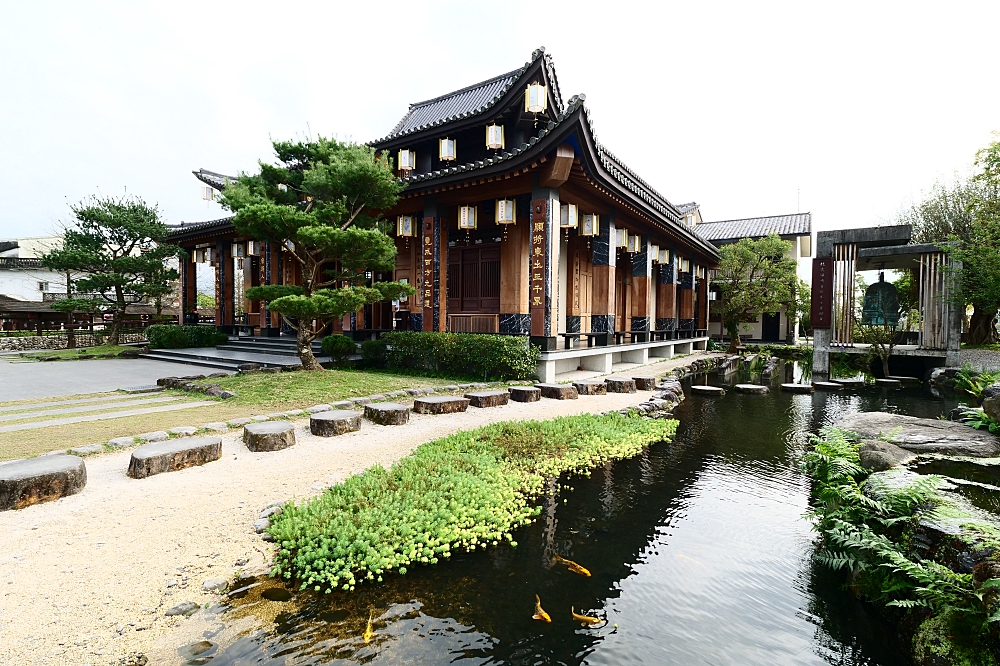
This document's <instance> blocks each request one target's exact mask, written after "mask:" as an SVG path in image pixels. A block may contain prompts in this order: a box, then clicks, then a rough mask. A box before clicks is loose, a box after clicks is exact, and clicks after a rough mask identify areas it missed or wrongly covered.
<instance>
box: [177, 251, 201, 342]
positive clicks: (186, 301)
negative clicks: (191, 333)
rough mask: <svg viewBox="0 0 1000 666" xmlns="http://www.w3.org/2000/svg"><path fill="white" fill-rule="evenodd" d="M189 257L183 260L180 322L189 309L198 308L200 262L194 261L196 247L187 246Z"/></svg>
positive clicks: (182, 321)
mask: <svg viewBox="0 0 1000 666" xmlns="http://www.w3.org/2000/svg"><path fill="white" fill-rule="evenodd" d="M185 250H186V251H187V252H188V253H189V255H190V256H189V257H188V258H187V259H184V260H182V261H181V271H180V273H181V312H180V321H179V323H181V324H183V323H184V317H185V316H186V315H187V313H188V312H189V311H193V310H197V309H198V264H196V263H195V262H194V253H195V251H196V250H195V249H194V248H190V249H188V248H185Z"/></svg>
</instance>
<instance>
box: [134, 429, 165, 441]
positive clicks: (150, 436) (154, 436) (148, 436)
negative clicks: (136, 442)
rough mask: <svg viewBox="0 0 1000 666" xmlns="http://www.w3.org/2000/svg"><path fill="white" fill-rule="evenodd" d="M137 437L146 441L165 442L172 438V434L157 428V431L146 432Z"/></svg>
mask: <svg viewBox="0 0 1000 666" xmlns="http://www.w3.org/2000/svg"><path fill="white" fill-rule="evenodd" d="M136 437H138V438H139V439H141V440H142V441H144V442H165V441H167V440H168V439H170V434H169V433H167V432H165V431H163V430H157V431H156V432H144V433H142V434H141V435H136Z"/></svg>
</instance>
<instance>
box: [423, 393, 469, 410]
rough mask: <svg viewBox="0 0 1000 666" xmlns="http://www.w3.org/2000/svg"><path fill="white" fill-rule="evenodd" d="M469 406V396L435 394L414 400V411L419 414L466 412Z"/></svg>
mask: <svg viewBox="0 0 1000 666" xmlns="http://www.w3.org/2000/svg"><path fill="white" fill-rule="evenodd" d="M468 406H469V399H468V398H459V397H457V396H450V395H435V396H430V397H428V398H417V399H416V400H414V401H413V411H415V412H416V413H417V414H454V413H455V412H464V411H465V410H466V408H467V407H468Z"/></svg>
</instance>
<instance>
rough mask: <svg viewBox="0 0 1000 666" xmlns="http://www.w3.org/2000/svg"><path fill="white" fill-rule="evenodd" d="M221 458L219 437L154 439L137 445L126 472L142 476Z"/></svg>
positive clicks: (131, 475) (137, 477) (136, 476)
mask: <svg viewBox="0 0 1000 666" xmlns="http://www.w3.org/2000/svg"><path fill="white" fill-rule="evenodd" d="M221 457H222V438H221V437H185V438H183V439H175V440H171V441H167V442H156V443H154V444H146V445H145V446H140V447H139V448H138V449H136V450H135V451H133V452H132V460H131V461H130V462H129V465H128V475H129V476H130V477H132V478H133V479H144V478H146V477H147V476H153V475H154V474H162V473H164V472H176V471H178V470H181V469H186V468H188V467H196V466H198V465H204V464H205V463H207V462H212V461H213V460H218V459H219V458H221Z"/></svg>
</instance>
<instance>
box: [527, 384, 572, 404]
mask: <svg viewBox="0 0 1000 666" xmlns="http://www.w3.org/2000/svg"><path fill="white" fill-rule="evenodd" d="M535 388H537V389H538V390H539V391H541V392H542V397H543V398H551V399H552V400H576V399H577V398H579V397H580V394H579V393H577V390H576V389H575V388H573V387H572V386H570V385H569V384H535Z"/></svg>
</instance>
